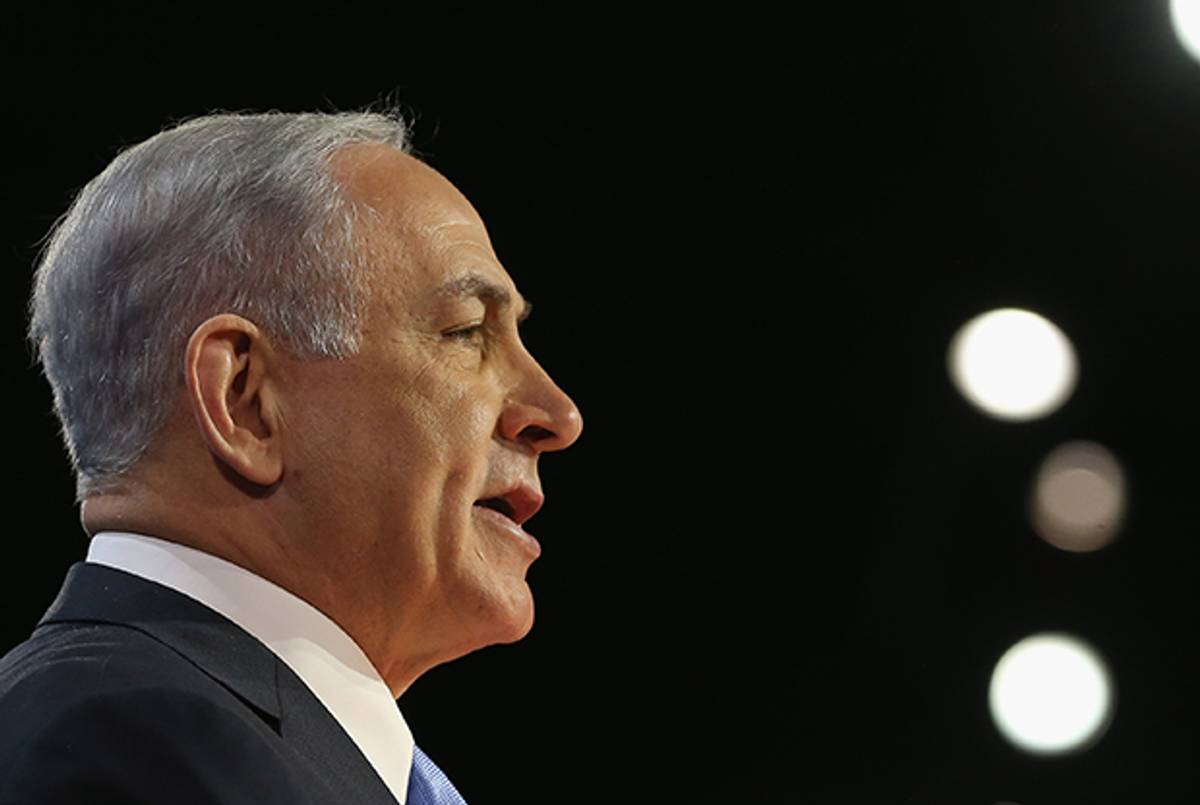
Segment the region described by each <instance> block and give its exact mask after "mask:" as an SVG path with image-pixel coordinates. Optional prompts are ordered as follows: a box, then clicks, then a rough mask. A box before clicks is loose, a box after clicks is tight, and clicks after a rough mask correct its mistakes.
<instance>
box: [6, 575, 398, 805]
mask: <svg viewBox="0 0 1200 805" xmlns="http://www.w3.org/2000/svg"><path fill="white" fill-rule="evenodd" d="M395 801H396V800H395V799H394V798H393V797H392V796H391V794H390V792H389V791H388V789H387V787H386V786H385V785H384V783H383V780H382V779H381V778H380V777H379V776H378V775H377V774H376V773H375V770H374V769H373V768H372V767H371V765H370V763H369V762H368V761H367V759H366V758H365V757H364V756H363V754H362V753H361V752H360V751H359V749H358V747H357V746H356V745H355V744H354V742H353V741H352V740H351V739H350V737H349V736H348V735H347V734H346V733H345V731H344V730H343V729H342V728H341V726H339V725H338V723H337V722H336V721H335V720H334V719H333V717H332V716H331V715H330V714H329V712H328V711H327V710H326V709H325V707H324V706H323V705H322V704H321V703H320V701H318V700H317V698H316V697H315V696H313V694H312V693H311V692H310V691H309V690H308V688H307V687H305V685H304V683H303V682H301V681H300V679H299V677H297V676H296V675H295V674H294V673H293V672H292V671H291V669H289V668H288V667H287V665H286V664H284V663H283V662H282V661H280V660H279V659H278V658H277V657H276V656H275V654H274V653H272V652H271V650H270V649H268V648H267V647H266V646H264V645H263V644H262V643H260V642H258V640H256V639H255V638H254V637H252V636H251V635H249V634H248V633H246V632H245V631H243V630H242V629H241V628H240V627H238V626H236V625H235V624H233V623H232V622H230V621H229V620H227V619H226V618H224V617H223V616H221V615H219V614H217V613H216V612H213V611H212V610H210V609H209V608H208V607H205V606H204V605H202V604H200V603H198V602H196V601H194V600H192V599H191V598H188V597H187V596H185V595H181V594H180V593H177V592H175V591H174V590H171V589H168V588H166V587H164V586H162V585H160V584H156V583H154V582H150V581H146V580H145V579H142V578H139V577H137V576H133V575H131V574H129V573H125V572H123V571H120V570H114V569H112V568H108V567H103V566H100V565H92V564H85V563H82V562H81V563H78V564H76V565H74V566H73V567H72V568H71V569H70V571H69V572H68V573H67V578H66V581H65V582H64V583H63V587H62V591H61V592H60V593H59V595H58V598H57V599H56V600H55V602H54V604H53V605H52V606H51V607H50V610H49V611H48V612H47V613H46V615H45V617H43V618H42V620H41V622H40V623H39V624H38V626H37V628H36V629H35V630H34V632H33V635H32V636H31V637H30V638H29V640H27V641H26V642H24V643H22V644H21V645H19V646H17V647H16V648H15V649H13V650H12V651H11V652H10V653H9V654H7V655H6V656H5V657H4V658H3V659H0V803H3V805H8V804H9V803H22V804H24V803H54V804H55V805H61V803H117V802H119V803H147V804H149V803H154V805H160V804H161V803H172V805H174V804H175V803H206V805H207V804H208V803H254V804H255V805H261V804H262V803H288V805H291V804H292V803H338V805H348V804H349V803H390V804H391V805H394V803H395Z"/></svg>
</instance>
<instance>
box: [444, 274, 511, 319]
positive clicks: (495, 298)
mask: <svg viewBox="0 0 1200 805" xmlns="http://www.w3.org/2000/svg"><path fill="white" fill-rule="evenodd" d="M437 295H438V296H450V297H455V298H458V299H463V298H468V297H474V298H476V299H482V300H483V301H484V302H492V303H493V304H496V305H498V306H499V307H502V308H508V307H512V304H513V298H512V294H510V293H509V292H508V289H507V288H505V287H504V286H503V285H497V284H496V283H494V282H492V281H491V280H489V279H487V278H486V277H484V276H483V275H482V274H467V275H465V276H462V277H459V278H458V279H454V280H451V281H450V282H447V283H446V284H445V285H443V286H441V287H440V288H438V289H437ZM518 299H520V302H521V312H520V313H518V314H517V322H518V323H520V322H523V321H525V320H526V319H527V318H529V314H530V313H532V312H533V303H531V302H530V301H529V300H528V299H524V298H521V297H520V296H519V295H518Z"/></svg>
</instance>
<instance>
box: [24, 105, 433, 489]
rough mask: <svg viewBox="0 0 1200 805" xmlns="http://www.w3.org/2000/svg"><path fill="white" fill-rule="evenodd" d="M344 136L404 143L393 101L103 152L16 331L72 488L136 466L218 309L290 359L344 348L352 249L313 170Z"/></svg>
mask: <svg viewBox="0 0 1200 805" xmlns="http://www.w3.org/2000/svg"><path fill="white" fill-rule="evenodd" d="M352 143H380V144H385V145H389V146H391V147H394V148H397V149H399V150H401V151H405V152H407V151H408V150H409V143H408V128H407V126H406V124H405V122H404V120H403V119H402V118H400V117H399V115H396V114H377V113H337V114H319V113H306V114H284V113H280V112H270V113H266V114H253V115H251V114H216V115H210V116H206V117H201V118H196V119H193V120H191V121H188V122H185V123H183V124H181V125H178V126H176V127H174V128H171V129H168V130H166V131H164V132H162V133H160V134H157V135H155V136H154V137H151V138H150V139H148V140H146V141H144V142H142V143H139V144H138V145H135V146H133V147H131V148H129V149H127V150H125V151H123V152H122V153H120V154H119V155H118V156H117V157H116V158H115V159H114V160H113V161H112V162H111V163H110V164H109V165H108V167H107V168H105V169H104V171H103V172H102V173H101V174H100V175H99V176H97V177H96V178H95V179H93V180H92V181H91V182H89V183H88V184H87V186H85V187H84V188H83V190H82V191H80V193H79V195H78V196H77V197H76V198H75V201H74V203H73V204H72V205H71V208H70V210H69V211H68V212H67V214H66V215H65V216H63V218H62V219H60V221H59V222H58V224H57V225H56V227H55V229H54V230H53V232H52V234H51V236H50V238H49V241H48V243H47V245H46V248H45V250H44V251H43V253H42V257H41V260H40V264H39V265H38V268H37V275H36V278H35V281H34V288H33V295H32V298H31V299H30V325H29V339H30V342H31V343H32V344H33V346H34V348H35V349H36V351H37V355H38V358H39V359H40V361H41V363H42V367H43V370H44V372H45V375H46V378H47V380H49V382H50V386H51V389H52V390H53V392H54V410H55V413H56V414H57V415H58V418H59V421H60V422H61V424H62V436H63V441H64V442H65V444H66V447H67V452H68V453H69V455H70V457H71V464H72V466H73V467H74V470H75V476H76V494H77V497H78V498H79V499H80V500H82V499H83V498H84V497H86V496H87V495H88V494H90V493H93V492H98V491H101V490H102V489H103V488H104V487H105V486H107V485H109V484H110V483H111V482H112V481H114V480H116V479H117V478H118V477H119V476H120V475H122V474H123V473H125V472H126V471H128V470H129V468H130V467H132V466H133V465H134V464H135V463H137V461H138V459H139V458H141V456H142V455H143V454H144V453H145V451H146V449H147V447H148V446H149V445H150V443H151V441H152V440H153V438H154V437H155V435H156V434H157V433H158V432H159V431H160V429H161V428H162V427H163V425H164V424H165V423H166V421H167V419H168V416H169V414H170V410H171V408H172V405H173V403H174V401H175V400H176V398H177V395H178V394H179V392H180V389H181V388H182V385H183V382H184V374H183V350H184V348H185V346H186V344H187V340H188V339H189V337H190V336H191V333H192V332H193V331H194V330H195V328H196V327H197V326H198V325H199V324H200V323H201V322H203V321H204V320H205V319H207V318H209V317H211V316H213V315H216V314H219V313H236V314H239V315H242V316H245V317H246V318H247V319H250V320H251V321H253V322H254V323H255V324H256V325H258V326H259V327H260V328H262V329H263V331H264V332H266V333H267V334H268V335H269V336H271V337H272V338H276V339H278V340H279V341H280V343H281V344H282V345H283V346H284V347H285V348H286V349H288V350H289V351H290V352H292V353H293V354H295V355H297V356H301V357H314V358H316V357H334V358H341V357H347V356H349V355H353V354H354V353H355V352H357V351H358V348H359V344H360V341H361V334H362V316H363V312H364V308H365V304H366V301H367V296H368V293H369V282H368V276H367V275H368V269H369V262H370V261H369V260H368V259H367V257H366V255H365V254H364V250H363V249H362V248H359V247H357V244H356V243H355V236H354V229H355V221H356V219H357V210H356V209H355V208H354V205H352V204H351V203H349V202H348V201H347V200H346V199H345V198H344V197H343V195H342V193H341V189H340V187H339V186H338V185H337V183H336V181H335V180H334V179H333V176H332V174H331V171H330V169H329V161H330V158H331V157H332V155H333V154H334V153H335V152H336V151H337V150H338V149H340V148H342V147H344V146H347V145H350V144H352Z"/></svg>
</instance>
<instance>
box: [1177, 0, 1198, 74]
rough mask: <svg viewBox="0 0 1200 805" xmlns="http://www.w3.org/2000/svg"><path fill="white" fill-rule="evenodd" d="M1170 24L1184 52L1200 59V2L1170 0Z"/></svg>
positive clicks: (1195, 0)
mask: <svg viewBox="0 0 1200 805" xmlns="http://www.w3.org/2000/svg"><path fill="white" fill-rule="evenodd" d="M1171 24H1173V25H1174V26H1175V35H1176V36H1178V37H1179V41H1180V43H1182V45H1183V48H1184V50H1186V51H1187V52H1188V53H1190V54H1192V56H1193V57H1195V58H1196V59H1200V0H1171Z"/></svg>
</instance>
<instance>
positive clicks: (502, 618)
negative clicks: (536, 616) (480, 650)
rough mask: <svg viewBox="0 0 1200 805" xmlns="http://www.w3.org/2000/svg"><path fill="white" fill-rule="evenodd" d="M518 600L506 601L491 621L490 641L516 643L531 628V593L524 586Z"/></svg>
mask: <svg viewBox="0 0 1200 805" xmlns="http://www.w3.org/2000/svg"><path fill="white" fill-rule="evenodd" d="M524 593H525V594H524V595H523V596H520V598H519V599H518V600H514V601H509V602H506V603H507V606H505V607H503V610H502V611H501V612H497V613H496V618H495V620H494V622H493V626H494V632H493V638H492V640H491V641H490V642H492V643H516V642H517V641H518V640H520V639H521V638H523V637H525V635H527V634H529V631H530V630H531V629H532V628H533V595H532V594H531V593H530V592H529V588H528V587H526V588H525V591H524Z"/></svg>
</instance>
